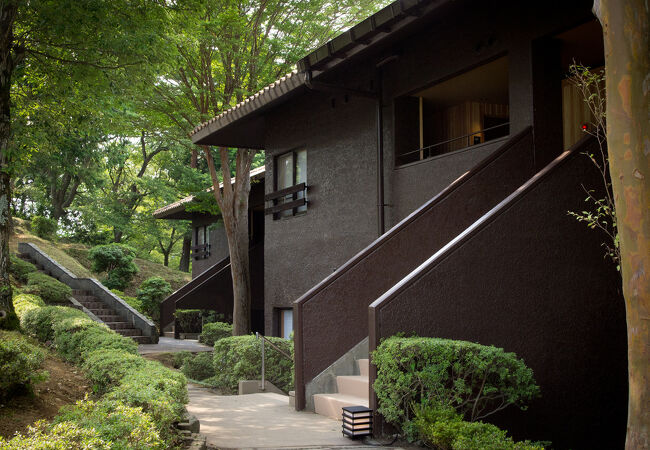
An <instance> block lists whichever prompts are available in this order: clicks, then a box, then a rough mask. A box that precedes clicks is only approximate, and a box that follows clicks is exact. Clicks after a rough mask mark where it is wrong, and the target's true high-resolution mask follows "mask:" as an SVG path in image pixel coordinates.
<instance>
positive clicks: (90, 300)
mask: <svg viewBox="0 0 650 450" xmlns="http://www.w3.org/2000/svg"><path fill="white" fill-rule="evenodd" d="M18 257H19V258H21V259H23V260H25V261H27V262H29V263H32V264H33V265H34V266H35V267H36V269H37V270H38V271H39V272H42V273H44V274H46V275H49V276H51V277H52V278H54V279H56V280H59V281H62V280H60V279H59V278H58V277H57V276H56V275H54V274H53V273H52V272H50V271H49V270H46V269H45V268H44V267H43V266H42V265H41V264H39V263H38V262H37V261H34V260H33V259H32V258H31V257H30V256H29V255H28V254H25V253H20V254H19V255H18ZM64 284H65V283H64ZM72 297H73V298H74V299H75V300H77V301H78V302H79V303H80V304H81V305H82V306H83V307H84V308H86V309H87V310H88V311H90V312H91V313H92V314H94V315H95V318H97V319H99V321H100V322H102V323H104V324H105V325H106V326H108V327H109V328H110V329H111V330H113V331H115V332H116V333H119V334H121V335H122V336H127V337H130V338H131V339H133V340H134V341H135V342H137V343H138V344H148V343H150V342H151V338H150V337H148V336H143V335H142V332H141V331H140V330H139V329H137V328H135V327H134V326H133V325H132V324H131V323H130V322H128V321H126V320H125V319H124V318H123V317H122V316H121V315H120V314H119V313H118V312H117V311H115V310H114V309H112V308H111V307H109V306H107V305H106V304H105V303H104V302H102V301H101V300H100V299H99V298H97V297H95V296H94V295H91V293H90V292H89V291H83V290H75V289H73V290H72ZM71 306H72V305H71ZM78 309H81V308H78Z"/></svg>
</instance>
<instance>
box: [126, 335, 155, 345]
mask: <svg viewBox="0 0 650 450" xmlns="http://www.w3.org/2000/svg"><path fill="white" fill-rule="evenodd" d="M130 337H131V339H133V340H134V341H135V342H137V343H138V344H150V343H151V338H150V337H149V336H130Z"/></svg>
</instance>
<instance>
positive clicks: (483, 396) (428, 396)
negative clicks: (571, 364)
mask: <svg viewBox="0 0 650 450" xmlns="http://www.w3.org/2000/svg"><path fill="white" fill-rule="evenodd" d="M372 360H373V363H374V364H376V365H377V379H376V381H375V384H374V389H375V392H376V394H377V398H378V399H379V407H378V412H379V413H381V414H382V415H383V416H384V418H385V419H386V421H387V422H389V423H391V424H393V425H395V426H397V427H398V428H399V429H401V430H402V432H403V433H404V434H405V436H406V437H407V438H409V439H413V438H414V430H413V424H412V423H411V420H412V418H413V411H412V405H417V404H437V405H444V406H449V407H452V408H454V409H455V410H456V411H457V412H458V414H460V415H461V416H462V417H463V418H465V419H467V420H469V421H472V422H473V421H475V420H478V419H481V418H483V417H486V416H488V415H490V414H492V413H494V412H496V411H499V410H501V409H504V408H505V407H507V406H509V405H515V406H518V407H520V408H521V409H526V404H527V402H529V401H530V400H532V399H533V398H535V397H537V396H539V387H538V386H537V385H536V384H535V380H534V378H533V371H532V370H531V369H530V368H528V367H526V365H525V364H524V362H523V360H521V359H518V358H517V356H516V355H515V354H514V353H506V352H504V351H503V349H499V348H496V347H491V346H483V345H479V344H474V343H471V342H465V341H454V340H449V339H437V338H420V337H412V338H403V337H391V338H389V339H386V340H384V341H383V342H382V343H381V344H380V345H379V347H378V348H377V350H375V351H374V352H373V354H372Z"/></svg>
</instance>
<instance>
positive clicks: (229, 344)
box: [211, 335, 293, 393]
mask: <svg viewBox="0 0 650 450" xmlns="http://www.w3.org/2000/svg"><path fill="white" fill-rule="evenodd" d="M268 339H269V340H270V341H271V342H272V343H273V344H275V345H276V346H277V347H279V348H280V349H282V350H283V351H284V352H285V353H287V354H289V355H291V356H293V341H291V340H287V339H282V338H279V337H270V338H268ZM265 357H266V361H265V364H266V366H265V375H266V379H267V380H268V381H270V382H271V383H273V384H274V385H276V386H277V387H279V388H280V389H282V390H283V391H285V392H288V391H290V390H291V389H293V381H292V376H293V361H292V360H289V359H288V358H286V357H285V356H283V355H282V354H280V353H279V352H278V351H277V350H275V349H274V348H272V347H271V346H270V345H267V346H266V353H265ZM213 363H214V369H215V376H214V377H212V379H211V381H213V382H214V385H215V387H218V388H220V389H223V390H227V391H230V392H233V393H234V392H237V389H238V387H239V381H241V380H257V379H259V378H260V375H261V372H262V354H261V349H260V341H259V340H258V339H257V338H256V337H255V336H252V335H249V336H231V337H227V338H223V339H220V340H218V341H217V342H216V343H215V344H214V359H213Z"/></svg>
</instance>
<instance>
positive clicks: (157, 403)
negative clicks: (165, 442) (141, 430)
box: [105, 361, 188, 439]
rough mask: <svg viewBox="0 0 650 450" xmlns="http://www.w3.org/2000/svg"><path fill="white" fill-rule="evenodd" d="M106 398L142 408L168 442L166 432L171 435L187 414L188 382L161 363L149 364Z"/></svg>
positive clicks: (133, 372)
mask: <svg viewBox="0 0 650 450" xmlns="http://www.w3.org/2000/svg"><path fill="white" fill-rule="evenodd" d="M105 398H106V399H108V400H118V401H121V402H124V403H125V404H128V405H131V406H139V407H142V409H143V410H144V411H145V412H147V413H149V414H151V416H152V417H153V420H154V421H155V422H156V424H157V425H158V427H159V430H162V432H163V437H164V438H165V439H168V438H169V435H168V434H166V433H171V426H172V424H173V423H174V422H178V421H180V420H181V418H182V417H183V413H184V411H185V408H184V405H185V404H186V403H187V401H188V397H187V379H186V378H185V376H184V375H183V374H181V373H178V372H176V371H173V370H171V369H167V368H166V367H163V366H162V365H161V364H160V363H158V362H154V361H146V362H145V364H144V365H143V366H142V367H138V368H135V369H133V370H131V371H129V372H128V373H127V374H126V375H125V376H124V377H123V378H122V380H121V381H120V383H119V384H118V385H117V386H116V387H114V388H113V389H112V390H111V391H110V392H109V393H108V394H107V395H106V397H105Z"/></svg>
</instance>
